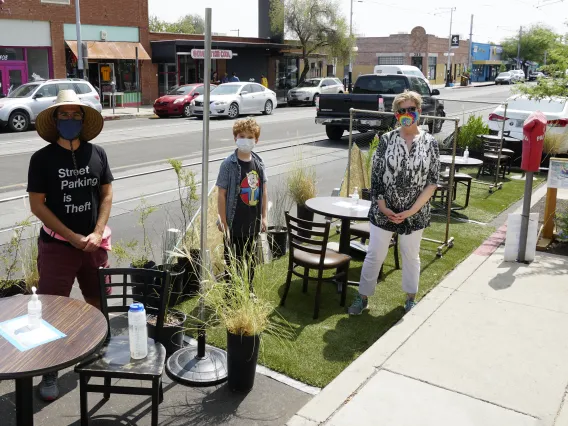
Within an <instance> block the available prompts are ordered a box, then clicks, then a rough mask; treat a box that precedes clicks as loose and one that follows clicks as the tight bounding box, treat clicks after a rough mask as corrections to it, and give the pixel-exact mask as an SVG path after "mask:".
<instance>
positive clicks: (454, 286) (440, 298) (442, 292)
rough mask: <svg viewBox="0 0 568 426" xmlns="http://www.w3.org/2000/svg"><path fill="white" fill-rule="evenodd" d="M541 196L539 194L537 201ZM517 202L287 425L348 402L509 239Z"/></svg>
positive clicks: (304, 424) (308, 421) (308, 425)
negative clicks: (487, 234)
mask: <svg viewBox="0 0 568 426" xmlns="http://www.w3.org/2000/svg"><path fill="white" fill-rule="evenodd" d="M535 194H538V195H539V196H543V194H542V189H541V187H539V188H536V189H535V190H534V191H533V196H534V195H535ZM539 199H540V197H535V199H533V203H531V204H533V205H534V204H536V202H538V200H539ZM519 203H522V200H520V201H518V202H517V203H515V204H514V205H513V206H511V207H510V208H509V209H507V210H505V211H504V212H503V213H501V214H500V215H499V216H498V217H497V218H495V219H494V220H493V223H495V224H496V225H497V229H496V230H495V232H494V233H493V234H492V235H490V236H489V237H488V238H487V239H486V240H485V241H484V242H483V243H482V244H481V245H480V246H479V247H478V248H477V249H476V250H474V251H473V252H472V253H471V254H470V255H469V256H468V257H467V258H466V259H465V260H463V261H462V262H461V263H460V264H459V265H458V266H457V267H456V268H455V269H454V270H453V271H451V272H450V273H449V274H448V275H446V276H445V277H444V279H443V280H442V281H440V282H439V283H438V284H437V285H436V286H435V287H434V288H433V289H432V290H430V291H429V292H428V294H426V295H425V296H424V297H423V298H422V299H421V300H420V303H418V304H417V305H416V307H415V308H414V309H413V310H412V311H411V312H410V313H408V314H406V315H405V316H404V317H402V318H401V320H400V321H399V322H397V323H396V324H395V325H394V326H393V327H391V328H390V329H389V330H388V331H387V332H386V333H385V334H384V335H383V336H381V337H380V338H379V339H378V340H377V341H376V342H375V343H373V345H371V346H370V347H369V348H368V349H367V350H366V351H365V352H363V353H362V354H361V355H360V356H359V357H358V358H357V359H356V360H355V361H353V362H352V363H351V364H349V365H348V366H347V368H346V369H345V370H343V371H342V372H341V373H340V374H339V376H337V377H336V378H335V379H334V380H332V382H331V383H330V384H328V385H327V386H326V387H325V388H323V389H322V390H321V392H320V393H319V394H318V395H316V396H315V397H314V398H313V399H312V400H310V401H309V402H308V403H307V404H306V405H304V406H303V407H302V408H301V409H300V410H299V411H298V412H297V413H296V414H295V415H294V416H293V417H292V418H291V419H290V420H289V421H288V422H287V423H286V426H318V425H323V424H325V423H326V422H328V421H329V420H330V419H331V418H332V417H333V416H334V415H335V414H336V413H337V412H338V411H339V410H340V409H341V408H342V407H343V406H344V405H345V404H347V403H348V402H349V401H350V400H351V399H352V398H353V397H354V396H355V395H356V394H357V393H358V392H359V391H360V390H361V389H362V388H363V387H364V386H365V385H366V384H367V382H368V381H369V380H371V378H372V377H373V376H375V375H376V374H377V373H378V372H379V371H381V369H382V366H383V365H384V364H385V363H386V362H387V361H388V359H389V358H390V357H391V356H392V355H394V353H395V352H397V351H398V350H399V349H400V348H401V347H402V346H403V345H404V344H405V342H406V341H407V340H408V339H409V338H411V337H412V335H413V334H414V333H416V331H417V330H418V329H419V328H421V327H422V326H423V325H424V324H425V323H426V321H428V319H429V318H430V317H431V316H432V315H433V314H434V313H435V312H436V311H437V310H438V309H439V308H440V306H442V304H444V303H445V302H446V300H447V299H449V298H450V297H451V295H452V294H454V293H455V292H456V291H457V290H458V289H459V288H460V287H461V286H462V284H463V283H465V282H466V281H467V280H468V279H469V278H470V277H471V276H472V275H473V274H474V273H475V272H476V271H477V270H478V269H479V268H480V267H481V266H482V265H483V264H484V263H485V262H486V261H487V260H488V259H489V258H490V257H491V255H493V254H494V253H495V251H496V250H497V249H498V248H499V247H500V246H501V245H502V244H503V243H504V242H505V236H506V231H507V223H506V221H507V218H508V215H509V213H511V211H512V210H517V209H518V208H519Z"/></svg>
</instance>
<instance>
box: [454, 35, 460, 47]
mask: <svg viewBox="0 0 568 426" xmlns="http://www.w3.org/2000/svg"><path fill="white" fill-rule="evenodd" d="M452 47H460V36H459V35H458V34H454V35H453V36H452Z"/></svg>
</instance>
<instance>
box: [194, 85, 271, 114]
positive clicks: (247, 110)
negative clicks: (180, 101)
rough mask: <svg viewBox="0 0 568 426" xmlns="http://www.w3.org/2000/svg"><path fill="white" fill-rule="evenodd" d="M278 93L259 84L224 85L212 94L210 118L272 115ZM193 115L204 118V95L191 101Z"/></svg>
mask: <svg viewBox="0 0 568 426" xmlns="http://www.w3.org/2000/svg"><path fill="white" fill-rule="evenodd" d="M276 105H277V101H276V93H274V92H273V91H272V90H270V89H267V88H266V87H264V86H262V85H260V84H258V83H245V82H240V83H224V84H221V85H219V86H217V87H216V88H215V89H214V90H213V91H212V92H211V98H210V106H209V111H210V116H211V117H229V118H237V117H238V116H239V115H240V114H254V113H263V114H264V115H270V114H272V111H274V108H276ZM190 106H191V114H192V115H195V116H196V117H197V118H203V95H199V96H198V97H197V98H195V99H194V100H192V101H191V103H190Z"/></svg>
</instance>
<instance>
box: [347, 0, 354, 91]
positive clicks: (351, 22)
mask: <svg viewBox="0 0 568 426" xmlns="http://www.w3.org/2000/svg"><path fill="white" fill-rule="evenodd" d="M349 37H353V0H351V13H349ZM352 50H353V49H349V84H348V89H347V90H349V93H351V89H352V88H353V52H352Z"/></svg>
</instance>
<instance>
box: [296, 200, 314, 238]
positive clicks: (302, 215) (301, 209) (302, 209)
mask: <svg viewBox="0 0 568 426" xmlns="http://www.w3.org/2000/svg"><path fill="white" fill-rule="evenodd" d="M296 214H297V215H298V218H299V219H304V220H307V221H309V222H313V221H314V212H312V211H310V210H308V209H307V208H306V206H305V205H304V204H297V205H296ZM305 228H306V229H312V227H311V226H306V227H305ZM298 235H300V236H301V237H306V238H310V234H308V233H307V232H298Z"/></svg>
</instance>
